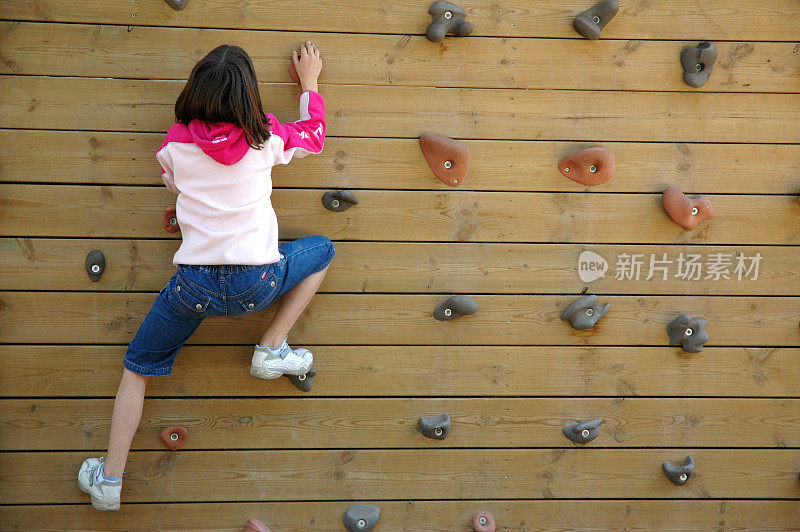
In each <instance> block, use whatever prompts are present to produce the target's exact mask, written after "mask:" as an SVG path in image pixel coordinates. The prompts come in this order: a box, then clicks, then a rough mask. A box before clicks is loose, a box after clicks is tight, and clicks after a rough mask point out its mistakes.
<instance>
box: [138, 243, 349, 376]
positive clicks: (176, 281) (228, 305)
mask: <svg viewBox="0 0 800 532" xmlns="http://www.w3.org/2000/svg"><path fill="white" fill-rule="evenodd" d="M278 250H279V251H280V254H281V258H280V260H279V261H278V262H275V263H273V264H264V265H261V266H227V265H226V266H191V265H178V266H177V269H178V271H177V272H176V273H175V275H173V276H172V278H171V279H170V280H169V282H168V283H167V286H165V287H164V288H162V289H161V292H159V294H158V297H156V300H155V303H153V306H152V308H151V309H150V312H148V313H147V316H146V317H145V319H144V321H143V322H142V325H141V326H140V327H139V330H138V332H137V333H136V336H135V337H134V338H133V341H132V342H131V343H130V345H129V346H128V351H127V352H126V353H125V359H124V365H125V367H126V368H127V369H128V370H130V371H132V372H134V373H137V374H139V375H150V376H163V375H169V374H170V373H171V372H172V364H173V362H174V361H175V355H176V354H177V353H178V351H180V349H181V347H183V344H184V343H185V342H186V340H188V339H189V337H190V336H191V335H192V333H193V332H194V331H195V330H196V329H197V327H198V326H199V325H200V323H202V321H203V319H204V318H206V317H207V316H238V315H241V314H248V313H251V312H259V311H262V310H264V309H265V308H267V307H269V306H270V305H271V304H272V303H273V302H275V300H276V299H278V298H279V297H281V296H282V295H283V294H285V293H286V292H288V291H289V290H291V289H292V288H294V287H295V286H297V285H298V284H299V283H300V281H302V280H303V279H305V278H306V277H308V276H309V275H311V274H314V273H317V272H319V271H322V270H323V269H325V268H326V267H327V266H328V265H329V264H330V262H331V260H333V255H334V254H335V253H336V251H335V250H334V248H333V244H332V243H331V241H330V240H328V239H327V238H325V237H324V236H309V237H305V238H301V239H299V240H295V241H294V242H289V243H286V244H282V245H280V246H279V247H278Z"/></svg>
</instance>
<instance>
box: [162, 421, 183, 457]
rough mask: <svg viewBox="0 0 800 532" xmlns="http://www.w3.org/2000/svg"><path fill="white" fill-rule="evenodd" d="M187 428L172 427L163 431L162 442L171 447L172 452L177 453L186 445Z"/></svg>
mask: <svg viewBox="0 0 800 532" xmlns="http://www.w3.org/2000/svg"><path fill="white" fill-rule="evenodd" d="M186 436H187V433H186V428H185V427H181V426H180V425H172V426H170V427H167V428H165V429H164V430H162V431H161V441H163V442H164V445H166V446H167V447H169V450H170V451H177V450H178V449H180V448H181V447H182V446H183V444H184V443H186Z"/></svg>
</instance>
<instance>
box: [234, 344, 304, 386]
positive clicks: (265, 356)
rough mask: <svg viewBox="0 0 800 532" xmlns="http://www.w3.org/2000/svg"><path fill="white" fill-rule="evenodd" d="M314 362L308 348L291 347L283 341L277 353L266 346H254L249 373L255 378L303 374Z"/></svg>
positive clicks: (274, 377)
mask: <svg viewBox="0 0 800 532" xmlns="http://www.w3.org/2000/svg"><path fill="white" fill-rule="evenodd" d="M313 363H314V356H313V355H312V354H311V351H309V350H308V349H303V348H302V347H299V348H297V349H292V348H291V347H289V345H288V344H287V343H286V341H284V342H283V344H281V346H280V351H279V353H278V354H275V353H273V352H272V351H270V350H269V349H268V348H266V347H259V346H256V348H255V350H254V351H253V361H252V362H251V364H250V375H251V376H252V377H255V378H257V379H277V378H278V377H280V376H282V375H305V374H306V373H308V370H310V369H311V364H313Z"/></svg>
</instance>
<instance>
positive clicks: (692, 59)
mask: <svg viewBox="0 0 800 532" xmlns="http://www.w3.org/2000/svg"><path fill="white" fill-rule="evenodd" d="M716 61H717V48H716V47H715V46H714V43H711V42H708V41H706V42H701V43H700V44H698V45H697V46H687V47H686V48H684V49H683V50H681V65H682V66H683V81H684V82H686V84H687V85H689V86H690V87H702V86H703V85H705V84H706V82H707V81H708V78H710V77H711V71H712V70H714V63H715V62H716Z"/></svg>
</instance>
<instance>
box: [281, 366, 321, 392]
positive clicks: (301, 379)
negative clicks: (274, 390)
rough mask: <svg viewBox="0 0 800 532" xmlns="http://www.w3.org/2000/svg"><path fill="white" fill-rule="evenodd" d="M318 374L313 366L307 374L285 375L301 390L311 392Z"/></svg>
mask: <svg viewBox="0 0 800 532" xmlns="http://www.w3.org/2000/svg"><path fill="white" fill-rule="evenodd" d="M316 375H317V370H316V369H314V366H311V369H310V370H308V373H306V374H305V375H285V377H286V378H287V379H289V381H290V382H291V383H292V384H293V385H294V387H295V388H297V389H298V390H300V391H301V392H310V391H311V386H313V385H314V377H316Z"/></svg>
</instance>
